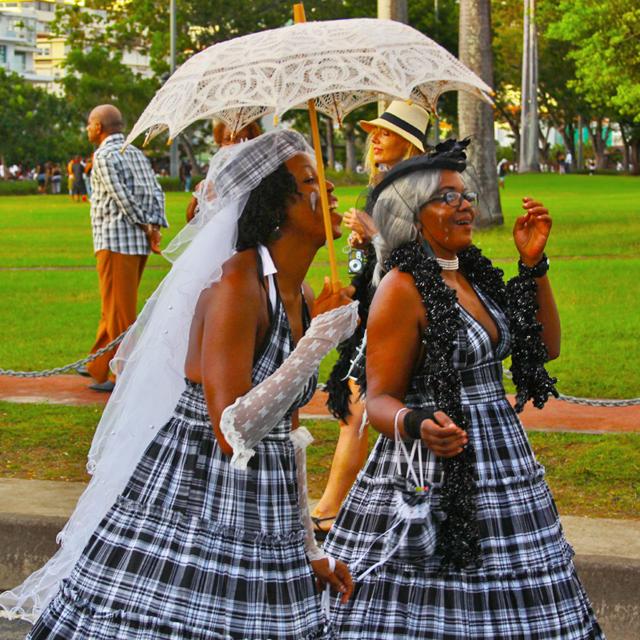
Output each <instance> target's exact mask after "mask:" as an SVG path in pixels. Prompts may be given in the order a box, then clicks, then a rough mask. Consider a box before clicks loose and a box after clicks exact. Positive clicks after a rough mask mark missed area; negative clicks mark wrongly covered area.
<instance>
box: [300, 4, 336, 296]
mask: <svg viewBox="0 0 640 640" xmlns="http://www.w3.org/2000/svg"><path fill="white" fill-rule="evenodd" d="M293 21H294V22H295V23H296V24H297V23H299V22H306V21H307V20H306V18H305V14H304V5H303V4H302V3H301V2H300V3H298V4H294V5H293ZM307 104H308V107H309V122H310V124H311V137H312V139H313V149H314V151H315V153H316V164H317V169H318V181H319V182H320V202H321V204H322V219H323V220H324V232H325V235H326V237H327V249H328V250H329V268H330V270H331V288H332V289H333V291H334V292H337V291H338V290H339V289H340V282H339V280H338V263H337V261H336V248H335V245H334V243H333V229H332V225H331V214H330V213H329V194H328V193H327V180H326V178H325V174H324V161H323V159H322V145H321V144H320V130H319V128H318V114H317V113H316V103H315V102H314V101H313V100H309V102H308V103H307Z"/></svg>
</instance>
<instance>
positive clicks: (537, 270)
mask: <svg viewBox="0 0 640 640" xmlns="http://www.w3.org/2000/svg"><path fill="white" fill-rule="evenodd" d="M547 271H549V258H547V254H546V253H543V254H542V258H540V260H539V261H538V262H537V263H536V264H534V265H533V267H528V266H527V265H526V264H524V262H522V259H520V260H518V274H519V275H521V276H522V277H523V278H542V276H543V275H544V274H545V273H547Z"/></svg>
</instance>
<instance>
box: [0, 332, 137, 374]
mask: <svg viewBox="0 0 640 640" xmlns="http://www.w3.org/2000/svg"><path fill="white" fill-rule="evenodd" d="M128 331H129V329H125V330H124V331H123V332H122V333H121V334H120V335H119V336H118V337H117V338H116V339H115V340H112V341H111V342H110V343H109V344H108V345H107V346H106V347H102V349H98V351H96V352H95V353H92V354H91V355H89V356H87V357H86V358H82V360H76V362H72V363H71V364H66V365H65V366H64V367H55V368H54V369H44V370H42V371H14V370H13V369H0V375H2V376H11V377H13V378H48V377H49V376H57V375H58V374H60V373H66V372H67V371H73V370H75V369H78V368H79V367H82V366H83V365H86V364H89V363H90V362H93V361H94V360H95V359H96V358H99V357H100V356H101V355H104V354H105V353H107V351H111V349H113V348H114V347H117V346H118V345H119V344H120V343H121V342H122V341H123V340H124V337H125V336H126V335H127V332H128Z"/></svg>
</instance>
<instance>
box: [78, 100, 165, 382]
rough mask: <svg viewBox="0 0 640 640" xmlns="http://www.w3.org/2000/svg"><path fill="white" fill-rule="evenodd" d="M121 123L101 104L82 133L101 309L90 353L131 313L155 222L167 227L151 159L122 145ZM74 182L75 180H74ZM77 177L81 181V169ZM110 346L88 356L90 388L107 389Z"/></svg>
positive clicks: (155, 237) (155, 246)
mask: <svg viewBox="0 0 640 640" xmlns="http://www.w3.org/2000/svg"><path fill="white" fill-rule="evenodd" d="M123 128H124V123H123V121H122V115H121V114H120V111H118V109H116V107H114V106H112V105H110V104H104V105H101V106H99V107H96V108H95V109H94V110H93V111H92V112H91V113H90V114H89V121H88V124H87V137H88V138H89V142H92V143H93V144H95V145H97V147H98V148H97V149H96V151H95V153H94V154H93V170H92V176H91V181H92V182H91V184H92V187H93V196H92V199H91V226H92V229H93V246H94V250H95V254H96V259H97V269H98V278H99V280H100V296H101V298H102V310H101V315H100V323H99V325H98V334H97V336H96V342H95V344H94V345H93V349H92V350H91V353H95V352H96V351H98V350H99V349H102V348H103V347H105V346H106V345H108V344H109V343H110V342H112V341H113V340H114V339H115V338H117V337H118V336H119V335H120V334H121V333H122V332H123V331H125V330H126V329H127V328H128V327H129V326H130V325H131V324H133V322H134V321H135V319H136V308H137V302H138V285H139V284H140V279H141V278H142V272H143V270H144V267H145V264H146V262H147V257H148V255H149V252H151V251H153V252H154V253H160V238H161V235H160V227H167V226H169V225H168V224H167V219H166V217H165V213H164V194H163V192H162V189H161V188H160V185H159V184H158V181H157V180H156V178H155V176H154V174H153V169H152V168H151V163H150V162H149V160H148V159H147V158H146V157H145V156H144V154H143V153H142V152H141V151H140V150H139V149H136V148H135V147H134V146H128V147H127V148H126V149H125V151H124V152H122V151H121V149H122V146H123V144H124V135H123V134H122V131H123ZM74 182H75V181H74ZM79 182H80V183H82V174H80V178H79ZM114 354H115V349H113V350H110V351H107V352H106V353H105V354H103V355H101V356H100V357H99V358H97V359H96V360H94V361H93V362H90V363H89V365H88V366H87V368H86V369H80V370H79V371H78V372H79V373H80V374H81V375H90V376H91V377H92V378H93V379H94V380H95V381H96V383H95V384H92V385H90V387H89V388H90V389H93V390H94V391H111V390H113V388H114V380H113V377H110V376H111V374H110V371H109V361H110V360H111V358H113V356H114Z"/></svg>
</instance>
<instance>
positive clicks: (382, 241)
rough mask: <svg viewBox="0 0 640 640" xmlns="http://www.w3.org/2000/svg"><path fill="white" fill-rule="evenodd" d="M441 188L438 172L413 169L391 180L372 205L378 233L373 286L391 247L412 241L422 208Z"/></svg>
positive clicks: (415, 236) (379, 275) (380, 276)
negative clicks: (413, 170)
mask: <svg viewBox="0 0 640 640" xmlns="http://www.w3.org/2000/svg"><path fill="white" fill-rule="evenodd" d="M439 187H440V171H415V172H413V173H409V174H408V175H406V176H403V177H402V178H398V179H397V180H395V181H394V182H392V183H391V184H390V185H389V186H388V187H387V188H386V189H385V190H384V191H383V192H382V193H381V194H380V197H379V198H378V200H377V201H376V204H375V206H374V207H373V212H372V215H373V221H374V223H375V225H376V227H377V228H378V231H379V235H378V236H376V238H375V240H374V247H375V250H376V258H377V264H376V269H375V272H374V274H373V280H372V282H373V285H374V286H375V287H377V286H378V285H379V284H380V280H381V279H382V276H383V275H384V270H383V265H384V263H385V261H386V260H387V259H388V258H389V256H390V255H391V252H392V251H393V250H394V249H397V248H398V247H399V246H401V245H403V244H405V243H406V242H409V241H411V240H415V239H416V238H417V236H418V233H419V232H418V229H417V227H416V222H417V221H418V215H419V213H420V209H421V207H422V206H423V205H424V203H425V202H426V201H427V200H429V199H430V198H432V197H433V196H434V195H435V194H436V193H437V192H438V188H439Z"/></svg>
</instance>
